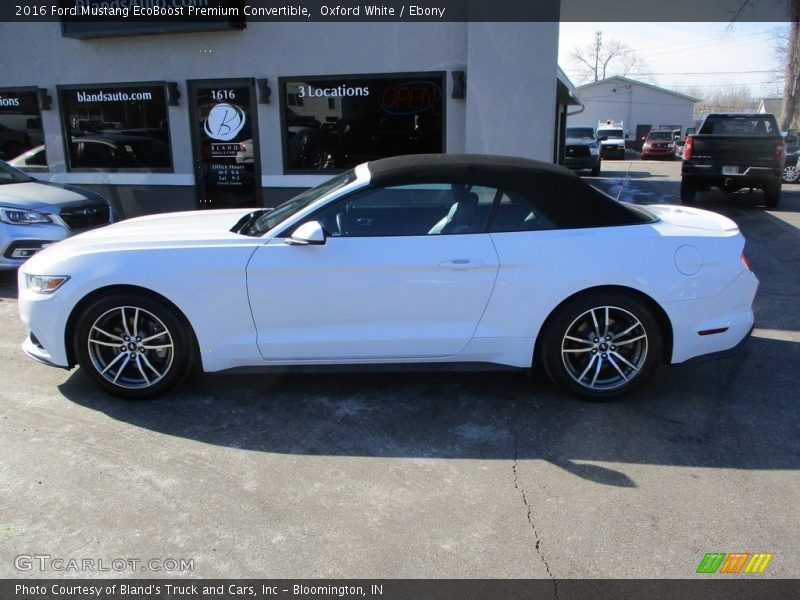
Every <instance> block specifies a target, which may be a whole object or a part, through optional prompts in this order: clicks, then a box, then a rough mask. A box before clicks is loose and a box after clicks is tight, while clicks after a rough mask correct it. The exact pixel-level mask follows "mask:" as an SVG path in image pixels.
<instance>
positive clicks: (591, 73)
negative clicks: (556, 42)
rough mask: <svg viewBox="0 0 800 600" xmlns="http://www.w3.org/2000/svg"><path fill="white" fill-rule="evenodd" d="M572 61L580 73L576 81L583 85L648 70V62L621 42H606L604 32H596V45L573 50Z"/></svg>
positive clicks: (609, 40) (612, 40) (613, 40)
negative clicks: (613, 76) (587, 82)
mask: <svg viewBox="0 0 800 600" xmlns="http://www.w3.org/2000/svg"><path fill="white" fill-rule="evenodd" d="M570 61H571V62H572V65H573V66H574V67H575V70H576V71H577V72H578V75H577V77H576V79H577V80H578V81H579V82H581V83H583V82H586V81H600V80H601V79H606V78H607V77H611V76H612V75H622V76H625V75H627V74H628V73H631V72H632V71H634V70H636V71H646V70H647V63H646V61H645V60H644V59H643V58H642V57H641V56H639V55H638V54H637V53H636V51H635V50H633V49H631V48H630V47H629V46H628V45H627V44H625V43H623V42H621V41H619V40H615V39H608V40H604V39H603V32H602V31H597V32H595V39H594V43H592V44H589V45H588V46H584V47H582V48H578V47H576V48H573V49H572V52H571V53H570Z"/></svg>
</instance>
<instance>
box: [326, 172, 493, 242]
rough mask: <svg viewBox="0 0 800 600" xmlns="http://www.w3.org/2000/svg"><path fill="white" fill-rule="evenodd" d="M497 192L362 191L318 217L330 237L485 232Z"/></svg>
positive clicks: (445, 187)
mask: <svg viewBox="0 0 800 600" xmlns="http://www.w3.org/2000/svg"><path fill="white" fill-rule="evenodd" d="M496 195H497V190H494V189H492V188H487V187H482V186H471V185H464V184H455V183H425V184H414V185H400V186H389V187H381V188H374V189H370V190H367V191H363V192H357V193H356V194H354V195H353V196H349V197H347V198H344V199H342V200H341V201H338V202H336V203H334V204H333V205H332V206H329V207H325V208H324V209H322V210H321V211H320V212H318V213H315V214H314V215H313V216H312V219H316V220H317V221H319V222H320V223H321V225H322V227H323V229H324V230H325V231H326V233H327V235H329V236H331V237H384V236H422V235H462V234H470V233H484V232H485V231H486V223H487V221H488V219H489V215H490V213H491V208H492V203H493V201H494V198H495V196H496Z"/></svg>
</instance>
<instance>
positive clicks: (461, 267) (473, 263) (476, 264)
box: [439, 258, 486, 271]
mask: <svg viewBox="0 0 800 600" xmlns="http://www.w3.org/2000/svg"><path fill="white" fill-rule="evenodd" d="M439 266H440V267H441V268H443V269H453V270H456V271H466V270H468V269H482V268H483V267H485V266H486V263H485V262H484V261H482V260H479V259H473V258H453V259H451V260H443V261H442V262H440V263H439Z"/></svg>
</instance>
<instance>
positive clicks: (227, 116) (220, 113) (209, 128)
mask: <svg viewBox="0 0 800 600" xmlns="http://www.w3.org/2000/svg"><path fill="white" fill-rule="evenodd" d="M244 120H245V117H244V111H243V110H242V109H241V108H239V107H238V106H234V105H233V104H228V103H227V102H223V103H221V104H217V105H215V106H214V108H212V109H211V111H210V112H209V113H208V116H207V117H206V122H205V125H204V126H203V129H204V130H205V132H206V135H207V136H208V137H210V138H211V139H212V140H220V141H222V142H227V141H230V140H232V139H233V138H235V137H236V136H237V134H238V133H239V132H240V131H241V130H242V128H243V127H244Z"/></svg>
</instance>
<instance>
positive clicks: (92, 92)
mask: <svg viewBox="0 0 800 600" xmlns="http://www.w3.org/2000/svg"><path fill="white" fill-rule="evenodd" d="M59 95H60V99H61V111H62V112H61V114H62V118H63V122H64V131H65V132H68V133H67V134H66V135H67V137H68V153H67V155H68V162H69V167H70V169H71V170H76V169H92V170H96V169H101V170H119V171H141V170H145V171H172V154H171V151H170V145H169V121H168V118H167V103H166V94H165V87H164V84H163V83H140V84H124V85H120V84H112V85H97V86H80V87H60V88H59Z"/></svg>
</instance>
